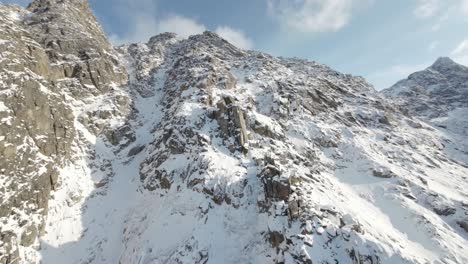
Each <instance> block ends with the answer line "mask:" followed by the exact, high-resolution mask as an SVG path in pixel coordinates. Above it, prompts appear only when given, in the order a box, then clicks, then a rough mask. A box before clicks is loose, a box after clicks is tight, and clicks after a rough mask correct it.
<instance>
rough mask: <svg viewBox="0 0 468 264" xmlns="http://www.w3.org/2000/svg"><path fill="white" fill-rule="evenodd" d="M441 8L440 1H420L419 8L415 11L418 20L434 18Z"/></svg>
mask: <svg viewBox="0 0 468 264" xmlns="http://www.w3.org/2000/svg"><path fill="white" fill-rule="evenodd" d="M439 8H440V2H439V0H418V6H417V7H416V9H415V10H414V11H413V13H414V15H415V16H416V17H418V18H428V17H433V16H434V15H435V14H436V13H437V12H438V11H439Z"/></svg>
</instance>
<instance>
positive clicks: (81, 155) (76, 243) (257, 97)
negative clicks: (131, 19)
mask: <svg viewBox="0 0 468 264" xmlns="http://www.w3.org/2000/svg"><path fill="white" fill-rule="evenodd" d="M0 32H1V34H0V38H1V39H2V40H0V118H1V119H2V123H1V124H0V152H1V153H3V155H4V157H5V158H4V159H1V160H0V197H1V201H2V205H1V207H0V238H1V239H0V241H1V242H0V263H2V264H5V263H47V264H48V263H138V264H142V263H466V262H468V254H467V252H468V246H467V243H466V242H467V238H468V233H467V232H468V218H467V209H468V197H467V194H466V189H467V188H468V181H467V179H466V177H467V175H468V166H467V162H466V161H467V160H468V159H467V156H468V153H467V152H466V151H464V150H463V149H460V148H459V146H460V144H459V142H457V141H454V140H453V138H452V137H451V134H447V133H446V132H445V131H443V130H441V128H439V127H435V126H434V125H432V123H431V122H426V121H424V120H423V119H419V118H418V117H413V116H412V115H408V114H407V113H406V112H404V111H401V109H400V108H401V106H400V105H399V104H398V105H397V106H395V104H394V103H393V102H388V100H387V99H386V98H385V97H383V96H382V95H381V94H379V93H378V92H376V91H375V90H374V89H373V87H372V86H371V85H369V84H368V83H367V82H366V81H365V80H364V79H362V78H360V77H354V76H351V75H346V74H341V73H338V72H336V71H334V70H332V69H330V68H329V67H327V66H325V65H322V64H319V63H316V62H312V61H306V60H300V59H287V58H276V57H272V56H270V55H268V54H264V53H261V52H256V51H245V50H241V49H238V48H236V47H235V46H233V45H231V44H229V43H228V42H226V41H225V40H223V39H222V38H220V37H219V36H217V35H216V34H214V33H210V32H205V33H204V34H201V35H196V36H192V37H190V38H189V39H180V38H178V37H177V36H176V35H174V34H171V33H165V34H161V35H158V36H154V37H152V38H151V39H150V40H149V41H148V42H147V43H139V44H131V45H125V46H121V47H118V48H113V47H112V46H111V45H110V44H109V43H108V41H107V40H106V38H105V35H104V33H103V32H102V30H101V28H100V26H99V25H98V23H97V22H96V20H95V18H94V16H93V15H92V13H91V11H90V10H89V7H88V5H87V2H86V1H85V0H79V1H72V0H48V1H46V0H36V1H34V2H33V3H32V4H31V5H30V6H29V7H28V8H27V10H25V9H22V8H20V7H18V6H10V5H1V6H0ZM441 89H443V88H441ZM464 99H466V98H464ZM4 120H5V121H4ZM49 197H50V199H47V198H49Z"/></svg>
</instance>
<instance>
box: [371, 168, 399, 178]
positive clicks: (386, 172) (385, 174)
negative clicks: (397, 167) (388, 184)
mask: <svg viewBox="0 0 468 264" xmlns="http://www.w3.org/2000/svg"><path fill="white" fill-rule="evenodd" d="M372 175H374V176H375V177H378V178H393V177H395V173H394V172H393V171H391V170H390V169H388V168H384V167H381V168H375V169H373V170H372Z"/></svg>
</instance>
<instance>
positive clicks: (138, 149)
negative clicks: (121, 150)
mask: <svg viewBox="0 0 468 264" xmlns="http://www.w3.org/2000/svg"><path fill="white" fill-rule="evenodd" d="M145 147H146V146H145V145H139V146H136V147H133V148H132V149H131V150H130V151H129V152H128V154H127V156H128V157H132V156H135V155H138V154H140V152H142V151H143V150H144V149H145Z"/></svg>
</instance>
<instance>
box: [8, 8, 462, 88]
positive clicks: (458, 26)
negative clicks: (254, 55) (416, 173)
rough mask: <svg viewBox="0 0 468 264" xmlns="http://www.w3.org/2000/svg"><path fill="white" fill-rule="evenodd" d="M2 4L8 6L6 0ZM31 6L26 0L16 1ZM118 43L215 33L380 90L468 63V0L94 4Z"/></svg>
mask: <svg viewBox="0 0 468 264" xmlns="http://www.w3.org/2000/svg"><path fill="white" fill-rule="evenodd" d="M0 1H1V0H0ZM3 2H16V3H20V4H23V5H24V4H25V3H26V2H27V1H26V0H16V1H15V0H10V1H5V0H3ZM90 3H91V6H92V7H93V9H94V12H95V14H96V16H97V18H98V20H99V21H100V22H101V23H102V25H103V27H104V29H105V30H106V32H107V33H108V34H109V36H110V38H111V40H112V41H113V42H115V43H123V42H136V41H145V40H147V39H148V38H149V37H150V36H152V35H155V34H157V33H160V32H164V31H172V32H176V33H178V34H179V35H180V36H182V37H186V36H188V35H191V34H196V33H200V32H202V31H204V30H211V31H216V32H217V33H219V34H220V35H221V36H223V37H224V38H226V39H228V40H230V41H231V42H233V43H234V44H236V45H237V46H240V47H242V48H247V49H256V50H261V51H265V52H268V53H271V54H273V55H277V56H286V57H301V58H307V59H311V60H315V61H318V62H320V63H324V64H327V65H329V66H331V67H332V68H335V69H337V70H339V71H341V72H345V73H352V74H355V75H361V76H364V77H366V78H367V79H368V80H369V81H370V82H371V83H372V84H374V85H375V86H376V88H377V89H383V88H386V87H388V86H390V85H392V84H394V83H395V82H396V81H398V80H400V79H402V78H405V77H406V76H407V75H408V74H410V73H412V72H414V71H417V70H421V69H424V68H426V67H427V66H429V65H430V64H432V62H433V61H435V60H436V58H437V57H440V56H449V57H451V58H453V59H454V60H455V61H457V62H459V63H462V64H465V65H468V30H467V29H468V0H237V1H232V0H198V1H195V0H90Z"/></svg>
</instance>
